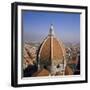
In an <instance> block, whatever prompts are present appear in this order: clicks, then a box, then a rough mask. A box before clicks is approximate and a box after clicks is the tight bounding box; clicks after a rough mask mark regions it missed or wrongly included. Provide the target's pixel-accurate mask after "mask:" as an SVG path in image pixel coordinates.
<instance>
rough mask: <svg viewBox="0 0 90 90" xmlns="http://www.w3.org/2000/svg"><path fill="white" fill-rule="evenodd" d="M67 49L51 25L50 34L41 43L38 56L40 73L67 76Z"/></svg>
mask: <svg viewBox="0 0 90 90" xmlns="http://www.w3.org/2000/svg"><path fill="white" fill-rule="evenodd" d="M65 55H66V52H65V48H64V45H63V43H62V41H60V40H59V39H58V38H57V37H56V35H55V33H54V27H53V25H52V24H51V26H50V29H49V34H48V35H47V37H46V38H45V39H44V40H43V42H42V43H41V45H40V47H39V50H38V54H37V58H38V60H37V64H38V71H39V70H46V71H47V72H48V73H49V75H51V76H53V75H65V68H66V59H65Z"/></svg>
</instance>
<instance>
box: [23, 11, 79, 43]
mask: <svg viewBox="0 0 90 90" xmlns="http://www.w3.org/2000/svg"><path fill="white" fill-rule="evenodd" d="M22 19H23V40H24V41H27V42H30V41H37V42H41V41H42V40H43V39H44V38H45V37H46V36H47V35H48V33H49V29H50V25H51V24H53V26H54V32H55V35H56V36H57V37H58V38H59V39H60V40H62V41H63V42H79V41H80V14H76V13H64V12H40V11H22Z"/></svg>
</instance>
